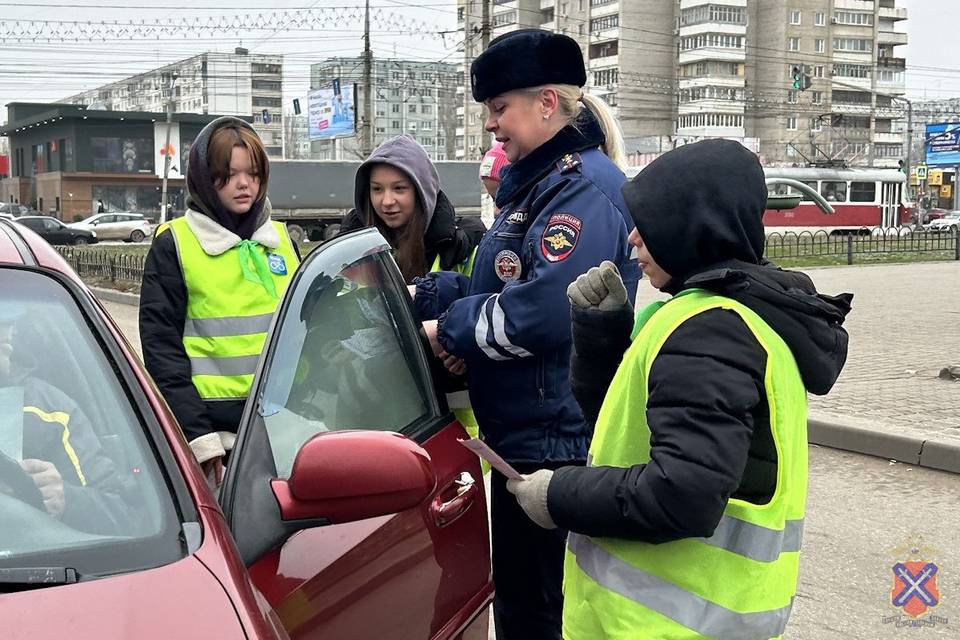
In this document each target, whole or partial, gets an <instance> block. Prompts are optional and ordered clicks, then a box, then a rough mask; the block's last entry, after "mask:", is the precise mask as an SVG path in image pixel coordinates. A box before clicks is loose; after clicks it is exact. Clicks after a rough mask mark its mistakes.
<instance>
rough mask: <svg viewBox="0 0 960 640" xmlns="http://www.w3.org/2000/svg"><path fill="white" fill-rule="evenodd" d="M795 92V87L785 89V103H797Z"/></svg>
mask: <svg viewBox="0 0 960 640" xmlns="http://www.w3.org/2000/svg"><path fill="white" fill-rule="evenodd" d="M797 93H798V92H797V91H796V90H795V89H791V90H790V91H787V104H797Z"/></svg>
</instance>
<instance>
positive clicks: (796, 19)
mask: <svg viewBox="0 0 960 640" xmlns="http://www.w3.org/2000/svg"><path fill="white" fill-rule="evenodd" d="M801 16H802V13H801V12H800V11H791V12H790V24H800V22H801Z"/></svg>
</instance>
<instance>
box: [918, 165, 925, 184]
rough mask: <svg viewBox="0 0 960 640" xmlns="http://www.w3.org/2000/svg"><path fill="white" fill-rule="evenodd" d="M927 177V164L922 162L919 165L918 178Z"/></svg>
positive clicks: (923, 178)
mask: <svg viewBox="0 0 960 640" xmlns="http://www.w3.org/2000/svg"><path fill="white" fill-rule="evenodd" d="M926 179H927V165H925V164H921V165H917V180H926Z"/></svg>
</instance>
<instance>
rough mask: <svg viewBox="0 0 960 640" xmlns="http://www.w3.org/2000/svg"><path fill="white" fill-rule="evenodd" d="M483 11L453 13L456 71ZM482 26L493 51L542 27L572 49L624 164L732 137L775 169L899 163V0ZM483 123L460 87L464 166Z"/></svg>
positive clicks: (770, 2)
mask: <svg viewBox="0 0 960 640" xmlns="http://www.w3.org/2000/svg"><path fill="white" fill-rule="evenodd" d="M481 2H482V0H458V20H459V23H458V24H459V25H460V28H461V30H462V32H463V35H464V38H465V40H466V43H467V44H466V46H465V54H464V63H463V69H464V70H465V69H466V68H468V67H469V64H470V62H472V60H473V58H474V57H475V56H476V55H478V54H479V51H480V35H481V34H482V4H481ZM490 14H491V27H492V32H491V34H492V37H496V36H497V35H499V34H501V33H506V32H507V31H510V30H513V29H519V28H527V27H540V28H544V29H551V30H554V31H558V32H560V33H566V34H567V35H570V36H572V37H574V38H576V39H577V40H578V41H579V42H580V44H581V47H582V49H583V51H584V59H585V60H586V64H587V70H588V81H587V87H586V89H587V90H588V91H590V92H591V93H594V94H596V95H600V96H602V97H603V98H604V100H606V101H607V103H608V104H610V105H611V106H612V107H613V108H614V111H615V113H616V114H617V116H618V118H619V121H620V123H621V128H622V129H623V133H624V137H625V139H626V141H627V151H628V153H638V152H647V151H650V150H662V149H663V148H664V147H666V148H669V147H670V145H671V144H677V143H679V142H680V141H681V140H682V141H689V140H695V139H699V138H709V137H727V138H737V139H740V140H742V141H744V142H747V143H748V146H750V147H751V148H758V149H759V153H760V155H761V157H762V158H763V161H764V162H765V163H767V164H771V165H776V164H807V163H827V162H836V163H847V164H850V165H865V166H878V167H887V166H890V167H896V166H897V163H898V160H899V159H900V158H902V157H903V156H904V153H905V132H906V123H905V120H906V109H905V106H904V103H903V101H901V100H898V97H900V96H902V95H903V94H904V93H905V85H904V71H905V66H906V65H905V60H904V58H902V57H898V55H897V53H896V47H897V46H900V45H903V44H906V42H907V35H906V34H905V33H902V32H900V31H897V30H896V28H897V25H898V23H902V22H903V21H904V20H906V18H907V12H906V9H903V8H900V7H897V6H896V0H492V6H491V10H490ZM795 83H796V84H797V88H794V84H795ZM480 114H481V109H480V108H479V107H477V106H475V105H473V104H472V101H471V100H470V96H469V88H468V87H467V88H466V90H465V96H464V107H463V114H462V116H463V120H462V123H461V122H459V121H458V125H459V127H458V134H459V132H461V131H462V132H463V134H464V135H463V136H462V137H461V136H459V135H458V139H457V142H458V144H457V147H458V153H461V154H462V155H464V156H465V157H475V154H476V153H477V148H478V145H477V142H478V141H479V140H481V138H480V137H479V136H480V127H479V125H478V123H477V121H478V120H479V118H480ZM458 117H459V116H458ZM651 139H653V142H651Z"/></svg>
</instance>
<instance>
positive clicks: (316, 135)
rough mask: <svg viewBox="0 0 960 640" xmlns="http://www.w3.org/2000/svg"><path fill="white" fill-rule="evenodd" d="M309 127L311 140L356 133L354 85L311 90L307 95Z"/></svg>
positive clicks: (339, 85)
mask: <svg viewBox="0 0 960 640" xmlns="http://www.w3.org/2000/svg"><path fill="white" fill-rule="evenodd" d="M307 105H308V106H307V114H308V115H307V129H308V133H309V136H310V139H311V140H330V139H332V138H345V137H349V136H353V135H356V132H357V130H356V124H355V122H356V121H355V115H354V114H355V111H354V90H353V85H349V84H347V85H341V84H340V80H339V79H338V80H334V81H333V86H332V87H327V88H324V89H317V90H315V91H311V92H310V93H309V94H308V96H307Z"/></svg>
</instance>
